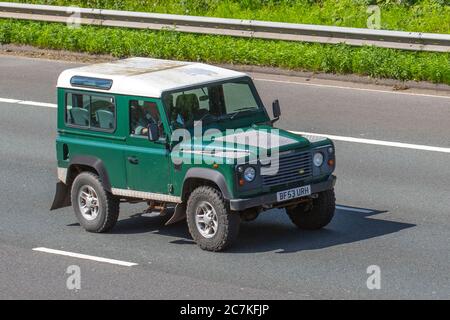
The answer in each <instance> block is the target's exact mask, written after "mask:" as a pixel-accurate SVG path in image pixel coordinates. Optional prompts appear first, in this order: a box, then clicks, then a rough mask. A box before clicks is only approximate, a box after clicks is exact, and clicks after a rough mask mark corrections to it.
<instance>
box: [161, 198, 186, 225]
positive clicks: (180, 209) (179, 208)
mask: <svg viewBox="0 0 450 320" xmlns="http://www.w3.org/2000/svg"><path fill="white" fill-rule="evenodd" d="M184 219H186V206H185V205H184V204H183V203H178V204H177V205H176V207H175V212H174V213H173V215H172V217H170V219H169V220H168V221H167V222H166V224H165V225H166V226H168V225H169V224H173V223H177V222H179V221H181V220H184Z"/></svg>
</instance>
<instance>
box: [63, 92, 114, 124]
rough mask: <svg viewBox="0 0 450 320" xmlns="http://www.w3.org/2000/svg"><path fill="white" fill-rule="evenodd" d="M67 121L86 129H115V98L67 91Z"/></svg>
mask: <svg viewBox="0 0 450 320" xmlns="http://www.w3.org/2000/svg"><path fill="white" fill-rule="evenodd" d="M66 123H67V124H68V125H70V126H76V127H81V128H86V129H92V130H101V131H111V132H112V131H114V129H115V127H116V106H115V102H114V98H113V97H111V96H103V95H89V94H81V93H73V92H69V93H67V94H66Z"/></svg>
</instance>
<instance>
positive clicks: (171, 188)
mask: <svg viewBox="0 0 450 320" xmlns="http://www.w3.org/2000/svg"><path fill="white" fill-rule="evenodd" d="M167 189H168V190H169V193H173V184H171V183H169V184H168V185H167Z"/></svg>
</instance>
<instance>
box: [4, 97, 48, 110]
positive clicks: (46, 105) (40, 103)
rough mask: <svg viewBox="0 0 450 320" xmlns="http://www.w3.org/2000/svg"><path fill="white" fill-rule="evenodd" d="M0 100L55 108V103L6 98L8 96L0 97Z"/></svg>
mask: <svg viewBox="0 0 450 320" xmlns="http://www.w3.org/2000/svg"><path fill="white" fill-rule="evenodd" d="M0 102H4V103H13V104H22V105H28V106H35V107H47V108H56V107H57V105H56V104H55V103H47V102H36V101H27V100H18V99H8V98H0Z"/></svg>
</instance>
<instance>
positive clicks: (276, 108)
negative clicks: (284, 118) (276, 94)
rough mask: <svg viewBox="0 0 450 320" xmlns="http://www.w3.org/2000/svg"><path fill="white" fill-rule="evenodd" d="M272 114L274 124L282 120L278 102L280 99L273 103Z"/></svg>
mask: <svg viewBox="0 0 450 320" xmlns="http://www.w3.org/2000/svg"><path fill="white" fill-rule="evenodd" d="M272 112H273V120H272V123H275V122H276V121H278V120H279V119H280V116H281V108H280V101H278V99H277V100H275V101H274V102H273V103H272Z"/></svg>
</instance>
